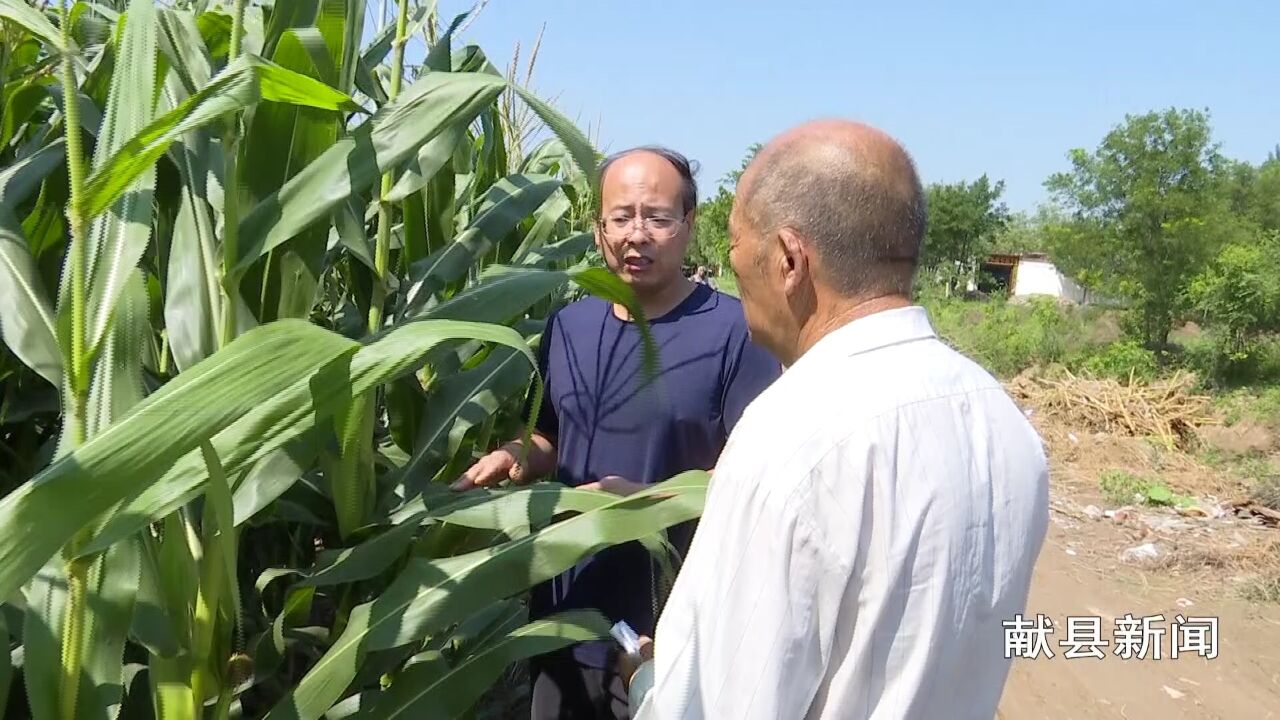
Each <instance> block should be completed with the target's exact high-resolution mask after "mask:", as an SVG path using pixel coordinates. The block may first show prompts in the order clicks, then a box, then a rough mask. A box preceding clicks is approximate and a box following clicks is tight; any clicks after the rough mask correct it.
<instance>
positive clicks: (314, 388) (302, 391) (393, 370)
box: [0, 320, 537, 590]
mask: <svg viewBox="0 0 1280 720" xmlns="http://www.w3.org/2000/svg"><path fill="white" fill-rule="evenodd" d="M299 325H301V326H302V327H306V328H309V331H306V332H314V333H319V335H315V336H314V337H315V338H316V341H318V342H322V344H323V345H325V346H328V347H331V348H333V347H337V346H339V345H340V346H341V347H343V348H345V349H349V348H352V347H355V345H354V343H351V341H348V340H346V339H345V338H342V337H341V336H340V335H337V334H336V333H330V332H329V331H326V330H322V329H320V328H317V327H313V326H309V325H306V324H305V323H301V321H296V320H279V321H277V322H275V323H272V324H271V325H268V326H263V327H262V328H258V329H255V330H254V331H252V333H249V334H251V335H252V336H253V337H255V338H260V337H263V336H262V335H261V333H262V332H263V331H264V330H266V329H267V328H277V329H276V330H274V331H273V333H278V332H280V331H279V330H278V328H280V327H281V326H283V327H287V328H290V329H291V331H292V332H303V331H301V330H300V329H299ZM268 336H269V337H272V338H274V337H275V335H274V334H269V335H268ZM456 338H471V339H479V340H485V341H487V342H494V343H499V344H502V345H506V346H509V347H517V348H524V352H525V353H526V358H527V359H528V361H529V364H530V366H531V367H532V366H534V365H536V363H537V360H536V358H534V356H533V354H532V352H531V351H530V350H529V349H528V346H527V345H526V344H525V342H524V338H522V337H521V336H520V335H519V334H518V333H516V332H515V331H514V330H511V329H510V328H506V327H501V326H497V325H488V324H483V323H472V322H459V321H451V320H449V321H446V320H440V321H434V320H433V321H424V322H417V323H407V324H405V325H402V326H400V327H398V328H395V329H394V330H391V331H389V332H387V333H386V334H385V335H383V336H382V337H380V338H378V339H377V340H375V341H373V342H371V343H370V344H367V345H364V346H362V347H360V348H359V350H358V351H357V352H356V353H355V354H354V356H352V357H351V358H350V360H349V361H347V360H345V355H346V353H345V352H343V353H335V354H333V355H332V356H331V357H330V358H329V359H330V360H337V359H338V358H339V356H341V357H342V358H343V361H342V362H329V363H326V364H324V367H320V365H321V364H322V363H318V362H313V363H311V364H309V365H303V366H302V367H306V368H311V369H309V370H306V371H302V370H299V369H298V368H299V365H298V364H297V363H298V360H297V359H296V358H294V357H293V356H292V355H293V353H291V352H290V351H288V350H285V349H283V348H282V347H281V346H279V345H277V344H276V343H275V342H274V341H273V342H270V347H269V348H266V349H263V350H261V351H260V352H261V356H260V357H259V358H258V359H257V360H256V361H253V362H254V363H255V364H254V365H253V366H254V367H257V366H258V365H257V364H256V363H258V362H265V363H271V362H275V363H276V366H279V367H285V366H288V367H291V368H293V378H292V381H291V382H289V383H282V382H279V378H280V374H279V373H277V372H272V373H271V375H272V376H273V377H274V378H276V379H277V385H276V386H274V387H275V389H274V391H273V392H272V393H271V396H270V398H269V399H267V398H266V397H265V396H264V397H259V398H258V402H257V406H256V407H254V408H251V409H247V410H244V411H241V412H239V413H238V415H237V417H236V418H233V419H231V420H228V421H227V422H226V423H225V424H224V425H222V426H221V427H220V428H219V431H218V432H217V434H216V435H214V437H213V446H214V448H215V449H216V450H217V453H218V457H219V458H220V459H221V460H222V464H223V466H224V467H225V468H226V472H227V474H228V475H230V476H234V475H236V474H238V473H240V472H243V471H244V470H245V469H247V468H249V467H251V466H252V465H253V464H254V463H256V462H258V461H259V460H261V459H262V458H265V457H266V456H268V455H270V454H271V453H273V452H275V451H276V450H277V449H279V448H281V447H283V446H284V445H285V444H286V443H288V442H290V441H292V440H295V439H297V438H298V437H300V436H301V435H303V434H304V433H306V432H307V431H308V430H310V429H311V428H312V427H315V426H316V424H317V423H320V422H328V421H329V418H331V417H332V415H333V414H334V413H335V412H336V411H337V410H338V409H339V408H340V407H341V405H342V403H343V402H345V401H347V400H349V399H350V398H351V397H352V396H354V395H358V394H360V393H364V392H368V391H369V390H370V389H372V388H374V387H377V386H379V385H382V384H383V383H386V382H389V381H391V380H393V379H395V378H396V377H399V376H400V375H402V374H404V373H407V372H410V371H411V370H412V369H413V368H414V367H416V366H417V365H418V364H420V363H421V362H422V361H423V359H424V358H425V357H426V356H427V354H428V353H429V352H430V351H431V349H432V348H434V347H436V346H437V345H439V344H441V343H444V342H446V341H448V340H453V339H456ZM297 341H298V342H302V341H301V340H297ZM259 342H262V341H259ZM349 343H350V344H349ZM233 346H234V347H238V348H243V347H244V346H243V345H242V344H240V341H239V340H236V341H235V342H233V343H232V344H231V345H228V346H227V348H224V349H223V350H222V351H220V352H219V353H218V354H217V355H214V356H212V357H210V358H209V359H208V360H206V361H205V362H203V363H201V364H199V365H197V366H196V367H194V368H192V370H190V371H188V372H185V373H181V374H180V375H178V377H177V379H175V380H173V381H171V382H170V383H169V384H168V385H166V386H165V387H164V388H162V389H161V390H160V391H159V392H158V393H157V395H159V394H160V393H163V392H165V391H169V388H170V387H172V386H173V385H174V384H175V383H182V381H184V380H186V378H187V376H188V375H189V374H190V373H192V372H196V371H199V370H201V369H202V368H204V367H205V366H206V365H212V366H213V367H215V368H217V369H218V370H219V371H221V369H222V368H223V366H225V365H226V364H227V363H226V361H225V360H223V356H224V355H226V354H227V349H228V348H231V347H233ZM299 349H308V346H307V345H306V344H303V345H300V346H299ZM241 352H242V351H240V352H237V353H236V354H235V356H236V358H235V361H236V362H237V363H240V364H248V363H249V362H250V361H248V360H245V359H243V358H241V357H240V355H241ZM272 353H281V354H282V356H283V355H289V361H290V362H289V363H283V362H280V359H281V357H275V358H274V360H273V359H272ZM276 366H273V369H278V368H276ZM204 374H208V373H207V372H205V373H201V375H200V377H203V375H204ZM246 381H247V380H241V381H240V382H246ZM188 382H190V381H188ZM255 382H256V383H260V382H261V381H255ZM179 387H182V385H179ZM254 387H260V385H258V384H255V385H254ZM220 392H221V391H220ZM226 392H229V391H226ZM155 397H156V395H153V396H151V398H148V400H147V402H148V403H151V402H153V401H154V398H155ZM169 397H171V395H170V396H169ZM239 399H240V398H239V396H237V401H239ZM240 406H241V405H240V403H239V402H236V403H234V404H232V407H234V408H239V407H240ZM202 409H203V408H202ZM220 409H221V408H220ZM128 422H129V421H128V420H126V421H125V424H127V423H128ZM114 429H115V428H113V430H114ZM183 447H186V448H187V450H186V451H185V452H184V453H183V454H182V455H181V456H180V457H174V458H171V459H170V462H169V465H170V466H171V467H168V468H166V470H167V472H164V473H163V476H162V477H161V476H160V474H159V473H157V474H155V475H152V474H150V473H149V471H145V472H144V471H139V472H138V473H136V480H135V483H134V486H135V487H136V488H143V489H142V490H141V492H140V493H138V494H137V495H136V496H134V497H133V498H132V499H130V501H129V502H128V503H126V504H125V505H124V507H123V508H121V510H120V511H119V512H118V513H115V514H114V516H113V517H112V518H110V519H108V521H107V523H106V524H105V526H104V527H103V528H102V530H100V531H99V532H98V533H97V534H96V535H95V537H94V538H93V540H92V541H90V542H89V543H88V544H87V546H86V547H85V549H84V550H83V553H82V554H89V553H92V552H95V551H100V550H101V549H103V548H106V547H109V546H110V545H111V543H113V542H115V541H117V540H119V539H121V538H124V537H128V536H129V535H130V534H132V533H134V532H136V531H137V530H139V529H141V528H142V527H144V526H145V525H146V524H147V523H148V522H150V521H152V520H154V519H157V518H161V517H164V516H165V515H168V514H169V513H170V512H173V511H174V510H176V509H177V508H178V507H180V506H181V505H182V504H183V503H186V502H188V501H190V500H191V499H193V498H194V497H196V496H197V495H199V493H200V488H201V486H202V484H203V483H204V482H205V480H206V479H207V477H208V471H207V469H205V467H204V462H203V460H202V459H201V458H200V455H199V453H198V452H193V450H194V449H193V448H190V444H189V443H187V444H184V446H183ZM174 460H176V462H174ZM46 472H47V471H46ZM156 478H159V480H158V481H157V480H156ZM144 479H145V480H144ZM19 492H21V490H20V491H19ZM10 497H12V496H10ZM8 501H9V498H6V499H5V500H4V501H0V530H3V529H4V527H5V523H4V518H5V515H4V509H5V503H6V502H8ZM4 551H5V548H4V543H3V541H0V561H3V559H4V554H3V553H4ZM3 567H4V566H3V564H0V568H3ZM3 580H4V576H3V574H0V582H2V581H3ZM3 588H4V586H3V584H0V590H3Z"/></svg>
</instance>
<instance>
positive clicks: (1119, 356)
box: [1077, 340, 1159, 381]
mask: <svg viewBox="0 0 1280 720" xmlns="http://www.w3.org/2000/svg"><path fill="white" fill-rule="evenodd" d="M1077 362H1078V365H1077V366H1078V368H1079V369H1080V370H1081V371H1082V372H1085V373H1088V374H1090V375H1093V376H1094V377H1108V378H1114V379H1116V380H1120V381H1127V380H1128V379H1129V378H1130V377H1132V378H1133V379H1135V380H1152V379H1154V378H1155V377H1156V373H1157V372H1158V371H1159V366H1158V364H1157V362H1156V355H1155V353H1153V352H1151V351H1150V350H1148V349H1146V348H1144V347H1142V345H1141V344H1140V343H1138V342H1137V341H1136V340H1122V341H1120V342H1116V343H1111V344H1109V345H1104V346H1102V347H1101V348H1090V351H1089V352H1086V353H1083V356H1082V357H1081V358H1080V359H1079V360H1078V361H1077Z"/></svg>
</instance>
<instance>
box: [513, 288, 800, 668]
mask: <svg viewBox="0 0 1280 720" xmlns="http://www.w3.org/2000/svg"><path fill="white" fill-rule="evenodd" d="M649 323H650V328H651V332H652V335H653V339H654V342H655V344H656V345H657V346H658V355H659V357H658V362H659V369H658V375H657V377H656V378H654V379H653V381H652V382H650V383H649V384H647V385H645V384H644V382H643V381H644V375H643V372H642V371H643V366H642V346H641V340H640V333H639V330H638V329H637V328H636V326H635V325H634V324H633V323H631V322H628V321H625V320H621V319H619V318H618V317H617V316H616V315H615V314H614V312H613V306H612V305H611V304H610V303H608V302H607V301H604V300H600V299H597V298H587V299H584V300H579V301H577V302H574V303H572V304H570V305H568V306H566V307H564V308H563V309H561V310H560V311H559V312H557V313H555V314H553V315H552V316H551V317H550V318H549V319H548V321H547V329H546V331H545V332H544V333H543V337H542V341H541V343H540V346H539V352H538V355H539V358H538V361H539V369H540V370H541V372H542V376H543V377H544V378H545V379H546V391H545V395H544V398H543V404H542V407H541V409H540V410H539V413H538V422H537V429H538V430H539V432H541V433H542V434H544V435H546V436H547V437H549V438H551V439H552V440H553V441H554V443H555V447H556V455H557V462H558V466H559V467H558V469H557V474H556V475H557V476H556V480H558V481H559V482H562V483H564V484H566V485H570V486H576V485H582V484H584V483H589V482H594V481H596V480H599V479H600V478H602V477H604V476H606V475H619V476H621V477H624V478H626V479H628V480H633V481H636V482H642V483H646V484H649V483H655V482H660V481H662V480H666V479H668V478H670V477H672V476H674V475H677V474H679V473H682V472H685V471H687V470H709V469H711V468H712V467H714V466H715V464H716V461H717V459H718V458H719V456H720V452H721V450H722V449H723V448H724V444H725V441H726V440H727V439H728V437H729V433H730V431H731V430H733V426H734V424H735V423H737V421H738V418H739V417H741V416H742V412H743V410H744V409H745V408H746V406H747V405H748V404H750V403H751V401H752V400H753V399H755V397H756V396H757V395H759V394H760V392H761V391H762V390H764V389H765V388H766V387H768V386H769V384H770V383H772V382H773V381H774V380H775V379H776V378H777V377H778V376H779V374H781V372H782V367H781V364H780V363H779V362H778V360H777V359H776V358H774V357H773V356H772V355H770V354H769V353H768V352H766V351H765V350H764V349H762V348H761V347H759V346H758V345H756V344H754V343H752V342H751V341H750V339H749V338H748V333H747V325H746V320H745V318H744V317H743V314H742V305H741V303H740V302H739V301H738V300H737V299H736V298H734V297H731V296H729V295H726V294H724V293H721V292H718V291H716V290H713V289H711V288H709V287H707V286H706V285H698V286H697V287H695V288H694V290H693V292H692V293H691V294H690V295H689V296H688V297H687V298H686V299H685V300H684V301H683V302H681V303H680V304H679V305H678V306H676V308H674V309H673V310H671V311H670V312H668V313H667V314H665V315H663V316H662V317H659V318H654V319H651V320H650V321H649ZM693 528H694V523H693V522H689V523H684V524H682V525H680V526H677V527H673V528H670V529H669V530H668V540H670V541H671V543H672V544H673V545H674V546H675V548H676V550H677V551H679V553H680V554H681V555H682V556H683V554H684V553H685V552H686V551H687V550H688V545H689V542H690V540H691V539H692V537H693ZM656 576H657V570H656V567H655V566H654V565H653V564H652V560H651V558H650V556H649V553H648V551H647V550H645V548H644V547H643V546H641V545H640V544H639V543H636V542H631V543H625V544H623V545H618V546H614V547H611V548H606V549H605V550H603V551H601V552H600V553H598V554H596V555H595V556H593V557H591V558H589V559H587V560H586V561H584V562H582V563H580V564H579V565H578V566H577V567H575V568H574V569H573V570H571V571H570V572H568V573H566V574H565V575H563V576H561V577H557V578H554V579H552V580H551V581H549V582H546V583H543V584H541V585H539V586H538V587H535V588H534V590H533V594H532V598H531V607H530V611H531V612H530V614H531V617H532V618H538V617H545V616H546V615H549V614H552V613H555V612H560V611H564V610H569V609H577V608H595V609H598V610H599V611H600V612H602V613H604V615H605V616H607V617H608V618H609V619H610V621H611V622H617V621H618V620H626V621H627V622H628V623H629V624H630V625H631V626H632V627H633V628H635V630H636V632H638V633H640V634H643V635H649V636H652V635H653V633H654V625H655V617H654V595H653V590H654V588H653V579H654V578H655V577H656ZM607 645H608V643H590V644H584V645H580V646H578V647H577V648H575V651H574V654H575V655H576V656H577V657H578V659H579V660H580V661H582V662H585V663H588V664H591V665H594V666H596V667H603V665H604V663H605V662H606V655H605V650H606V646H607Z"/></svg>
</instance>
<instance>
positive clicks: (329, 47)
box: [241, 0, 344, 322]
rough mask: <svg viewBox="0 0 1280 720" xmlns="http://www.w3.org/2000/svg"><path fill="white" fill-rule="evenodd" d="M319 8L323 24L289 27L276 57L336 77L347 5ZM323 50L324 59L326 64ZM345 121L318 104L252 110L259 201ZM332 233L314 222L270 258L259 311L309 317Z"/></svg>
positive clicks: (247, 158) (249, 156)
mask: <svg viewBox="0 0 1280 720" xmlns="http://www.w3.org/2000/svg"><path fill="white" fill-rule="evenodd" d="M319 9H320V11H321V12H320V15H319V16H318V20H317V21H318V22H319V23H320V28H321V29H320V30H317V29H316V28H302V29H290V30H287V31H285V32H284V33H283V34H282V35H281V36H280V39H279V41H278V42H277V43H276V45H275V51H274V55H273V56H272V61H273V62H275V63H277V64H278V65H280V66H281V67H284V68H287V69H289V70H292V71H294V72H296V73H298V74H299V75H303V76H306V77H311V78H314V79H316V80H318V81H321V82H330V83H331V82H336V79H337V69H336V68H335V67H334V64H333V58H332V55H333V54H336V53H340V52H341V50H342V31H343V28H342V24H341V23H342V13H343V12H344V9H343V7H342V4H341V3H340V2H337V3H335V2H332V0H330V1H328V2H324V3H320V4H319ZM312 14H314V13H312ZM322 31H323V32H322ZM317 57H320V58H322V60H321V61H320V62H319V64H317V62H316V58H317ZM340 121H341V117H340V116H339V115H338V114H336V113H332V112H328V111H325V110H320V109H317V108H309V107H300V106H298V105H291V104H288V103H278V102H266V103H262V104H260V105H259V106H258V107H257V108H256V109H255V111H254V113H253V118H252V121H251V124H250V128H249V132H248V135H247V138H246V140H247V151H246V152H245V154H244V160H243V165H242V170H241V172H242V177H243V178H244V179H245V180H246V181H247V185H248V187H249V189H250V192H251V195H252V197H253V199H254V201H258V200H261V199H262V198H264V197H268V196H270V195H271V194H272V193H273V192H274V191H275V190H277V189H279V188H280V187H281V186H283V185H284V184H285V182H287V181H288V180H289V178H291V177H293V176H294V175H296V174H297V173H298V172H299V171H300V170H302V169H303V168H304V167H306V166H307V165H308V164H310V163H311V162H312V161H314V160H315V159H316V158H318V157H319V156H320V155H321V154H322V153H324V151H325V150H327V149H329V148H330V147H332V146H333V144H334V142H335V141H337V139H338V133H339V124H340ZM328 239H329V233H328V228H327V227H322V226H319V225H314V226H312V227H309V228H307V229H306V230H304V231H303V232H301V233H299V235H298V236H297V237H295V238H293V239H292V240H291V241H290V242H289V243H288V244H287V245H285V246H283V247H282V248H280V249H279V250H278V251H277V252H275V253H274V254H273V255H271V256H269V257H268V259H267V261H266V263H265V267H264V269H263V270H264V275H263V278H262V281H261V282H262V283H265V287H262V292H261V293H260V304H261V305H262V307H259V308H257V313H256V315H257V316H258V318H259V319H260V320H261V321H262V322H270V321H271V320H274V319H276V318H281V317H300V318H306V317H308V316H309V314H310V312H311V308H312V306H313V305H314V303H315V294H316V286H317V283H318V279H319V276H320V274H321V272H322V271H323V266H324V256H325V247H326V245H327V244H328Z"/></svg>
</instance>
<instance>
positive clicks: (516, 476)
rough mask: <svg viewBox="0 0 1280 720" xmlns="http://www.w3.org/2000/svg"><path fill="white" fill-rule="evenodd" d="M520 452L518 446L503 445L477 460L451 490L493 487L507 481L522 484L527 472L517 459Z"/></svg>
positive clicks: (451, 486)
mask: <svg viewBox="0 0 1280 720" xmlns="http://www.w3.org/2000/svg"><path fill="white" fill-rule="evenodd" d="M519 451H520V450H519V447H518V446H512V445H511V444H507V445H503V446H502V447H500V448H498V449H497V450H494V451H493V452H491V453H489V454H488V455H485V456H484V457H482V458H480V459H479V460H477V461H476V463H475V464H474V465H472V466H471V467H469V468H467V471H466V472H464V473H462V475H461V476H460V477H459V478H458V479H457V480H456V481H454V483H453V485H450V486H449V488H450V489H451V490H455V491H461V490H471V489H472V488H477V487H493V486H494V485H497V484H498V483H500V482H502V481H503V480H507V479H510V480H511V481H512V482H516V483H519V482H522V481H523V480H524V479H525V477H524V476H525V471H524V466H522V465H520V463H519V461H518V459H517V457H516V453H518V452H519Z"/></svg>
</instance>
